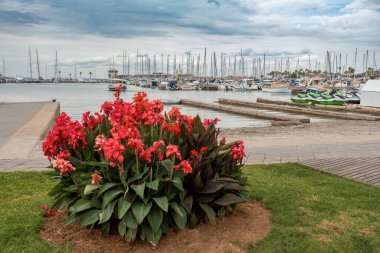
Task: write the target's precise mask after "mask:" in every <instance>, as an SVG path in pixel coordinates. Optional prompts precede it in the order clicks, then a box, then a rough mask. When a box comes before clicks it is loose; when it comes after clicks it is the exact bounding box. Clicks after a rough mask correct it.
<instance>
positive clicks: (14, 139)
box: [0, 102, 59, 171]
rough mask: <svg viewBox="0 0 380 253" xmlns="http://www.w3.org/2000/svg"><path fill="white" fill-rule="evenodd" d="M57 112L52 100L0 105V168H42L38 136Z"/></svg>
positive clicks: (44, 163) (2, 169)
mask: <svg viewBox="0 0 380 253" xmlns="http://www.w3.org/2000/svg"><path fill="white" fill-rule="evenodd" d="M58 113H59V103H55V102H39V103H9V104H0V123H1V131H0V171H16V170H42V169H44V168H46V166H48V165H49V162H48V161H47V160H46V159H45V158H44V157H43V156H42V151H41V148H40V145H41V139H42V138H43V137H44V136H45V134H46V132H47V131H48V129H49V128H50V127H51V126H52V124H53V123H54V118H55V117H56V116H57V115H58ZM3 124H4V125H3ZM36 151H38V152H36Z"/></svg>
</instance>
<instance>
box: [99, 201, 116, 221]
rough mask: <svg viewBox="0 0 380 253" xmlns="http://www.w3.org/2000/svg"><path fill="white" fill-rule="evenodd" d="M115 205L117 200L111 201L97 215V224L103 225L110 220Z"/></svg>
mask: <svg viewBox="0 0 380 253" xmlns="http://www.w3.org/2000/svg"><path fill="white" fill-rule="evenodd" d="M116 203H117V200H114V201H112V202H111V203H109V204H108V205H107V206H106V208H104V209H103V210H102V211H101V212H100V213H99V224H102V223H105V222H107V221H108V220H109V219H110V218H111V215H112V213H113V210H114V209H115V205H116Z"/></svg>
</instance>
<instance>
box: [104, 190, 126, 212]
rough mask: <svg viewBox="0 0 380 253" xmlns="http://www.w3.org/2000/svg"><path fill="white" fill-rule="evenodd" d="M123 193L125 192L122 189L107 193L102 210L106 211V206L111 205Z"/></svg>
mask: <svg viewBox="0 0 380 253" xmlns="http://www.w3.org/2000/svg"><path fill="white" fill-rule="evenodd" d="M123 192H124V191H123V190H121V189H114V190H109V191H108V192H106V193H105V194H104V197H103V204H102V209H104V208H105V207H106V205H108V203H110V202H111V201H112V200H113V199H114V198H116V197H117V196H119V195H120V194H122V193H123Z"/></svg>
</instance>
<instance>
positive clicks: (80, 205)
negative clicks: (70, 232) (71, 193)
mask: <svg viewBox="0 0 380 253" xmlns="http://www.w3.org/2000/svg"><path fill="white" fill-rule="evenodd" d="M91 207H92V206H91V201H90V200H87V199H78V200H77V201H75V203H74V204H73V205H72V206H71V207H70V209H69V211H70V212H72V213H78V212H80V211H83V210H87V209H90V208H91Z"/></svg>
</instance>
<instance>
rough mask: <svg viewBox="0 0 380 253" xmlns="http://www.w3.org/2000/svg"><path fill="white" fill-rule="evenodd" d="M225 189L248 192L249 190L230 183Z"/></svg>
mask: <svg viewBox="0 0 380 253" xmlns="http://www.w3.org/2000/svg"><path fill="white" fill-rule="evenodd" d="M223 189H224V190H231V191H246V190H247V189H245V188H244V187H243V186H241V185H240V184H238V183H229V184H227V185H226V186H224V188H223Z"/></svg>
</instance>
